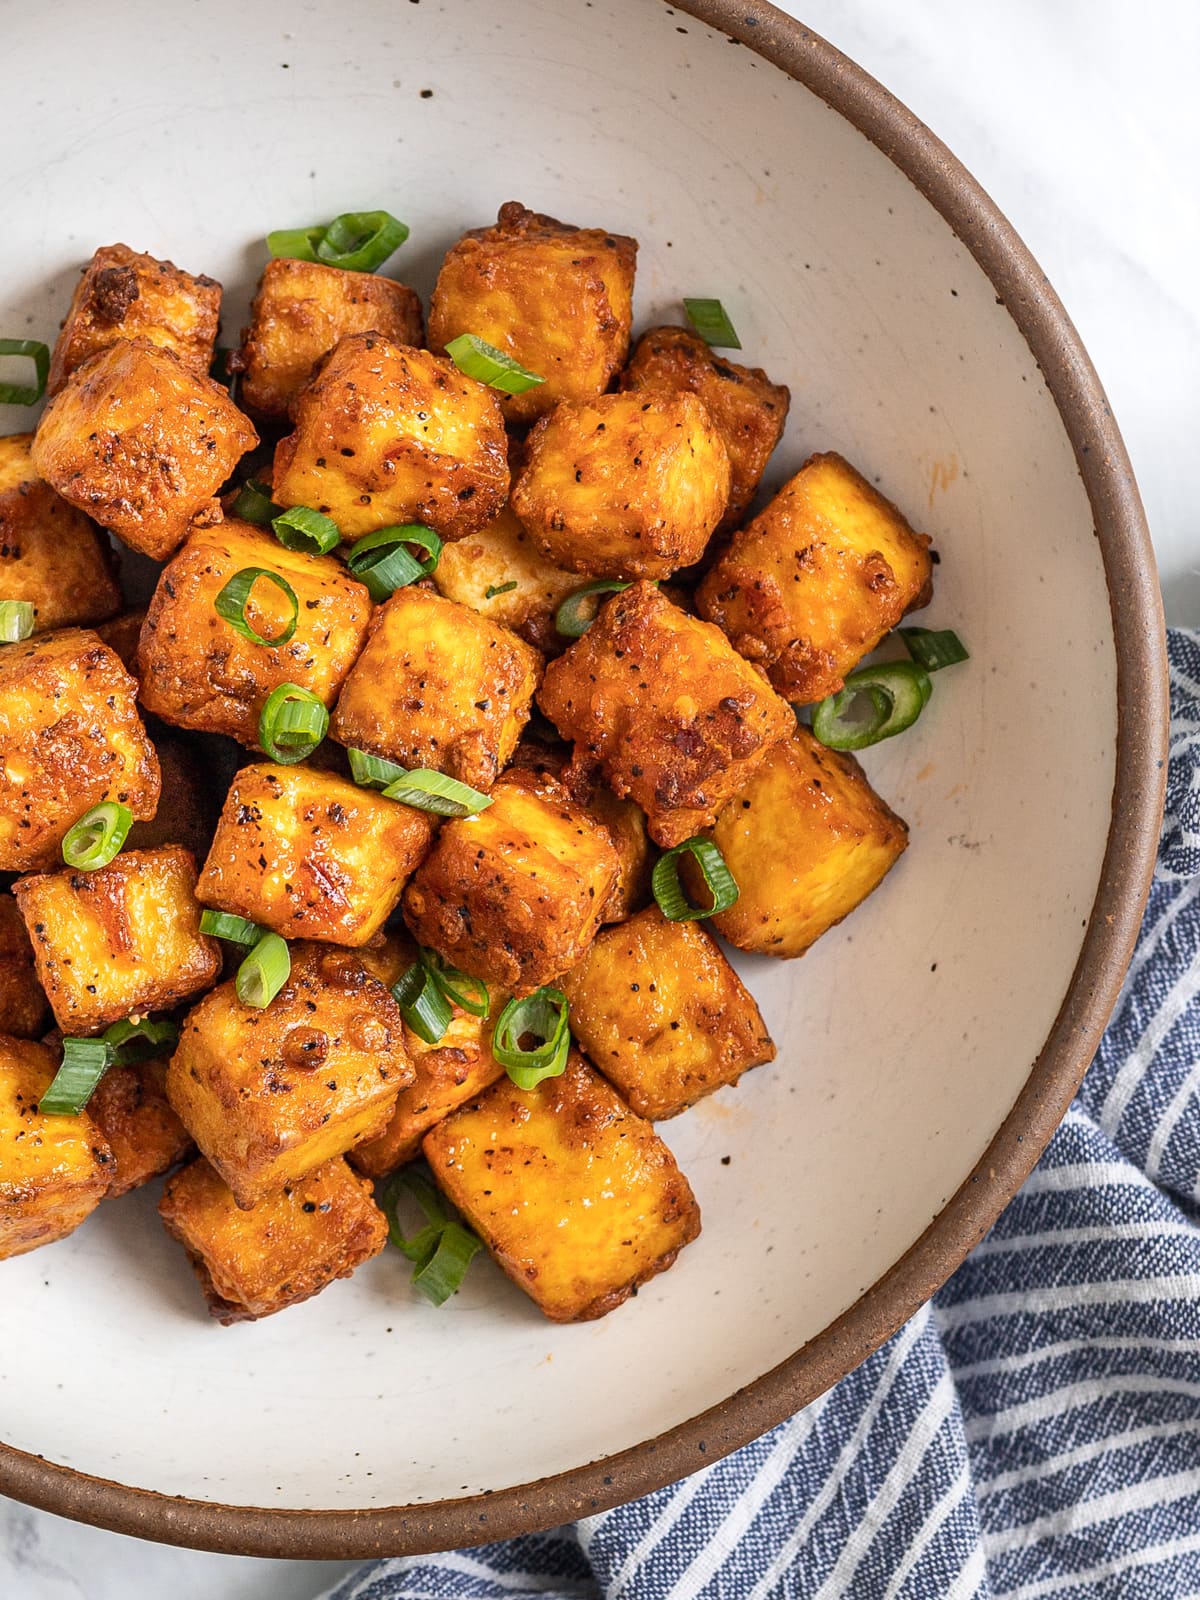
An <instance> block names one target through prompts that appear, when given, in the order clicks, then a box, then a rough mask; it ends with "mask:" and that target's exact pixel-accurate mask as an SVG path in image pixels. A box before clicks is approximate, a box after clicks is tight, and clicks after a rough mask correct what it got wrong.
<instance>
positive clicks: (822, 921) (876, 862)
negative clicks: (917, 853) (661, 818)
mask: <svg viewBox="0 0 1200 1600" xmlns="http://www.w3.org/2000/svg"><path fill="white" fill-rule="evenodd" d="M711 837H712V838H713V839H715V840H716V842H717V845H718V846H719V848H720V851H721V854H722V855H723V856H724V857H725V861H726V863H727V864H728V867H729V870H730V871H731V872H732V873H733V876H734V878H735V879H736V881H737V884H738V888H739V889H740V890H741V893H740V895H739V897H738V900H737V903H736V904H735V905H733V906H731V907H730V908H729V910H728V911H722V912H721V913H720V915H719V916H716V917H714V918H713V925H714V926H715V927H716V928H717V930H718V931H719V932H720V933H721V934H722V935H723V936H724V937H725V938H726V939H728V940H729V942H730V944H734V945H737V946H738V948H739V949H740V950H751V951H754V952H755V953H756V954H758V955H764V956H781V957H788V956H800V955H803V954H804V952H805V951H806V950H807V949H808V947H809V945H810V944H812V943H813V941H814V940H816V939H819V938H820V937H821V935H822V934H823V933H824V932H825V931H826V930H827V929H829V928H832V927H833V925H834V923H836V922H840V921H841V920H842V918H843V917H846V916H849V914H850V912H851V911H853V910H854V908H855V906H857V905H859V904H860V903H861V902H862V901H863V900H865V899H866V897H867V896H868V895H869V894H870V893H871V891H872V889H875V888H877V887H878V885H879V884H880V882H881V881H882V880H883V878H884V876H885V875H886V874H887V872H888V871H889V870H890V868H892V867H893V866H895V864H896V862H897V861H898V860H899V858H900V856H901V855H902V854H903V852H904V850H905V848H906V846H907V844H908V828H907V827H906V826H905V824H904V823H903V822H902V821H901V819H900V818H899V817H898V816H897V815H896V814H895V812H894V811H892V810H891V809H890V808H889V807H888V806H887V805H885V804H884V802H883V801H882V800H881V799H880V798H879V796H878V795H877V794H876V793H875V791H874V790H873V789H872V788H871V785H870V784H869V783H868V782H867V780H866V777H865V776H864V774H863V770H862V768H861V767H860V766H859V764H858V762H857V761H855V759H854V757H853V756H848V755H841V754H839V753H838V752H837V751H836V750H827V749H826V748H825V746H824V745H822V744H818V743H817V741H816V739H814V738H813V736H812V734H811V733H809V731H808V729H807V728H803V727H799V726H798V727H797V728H796V730H795V732H794V734H793V735H792V737H791V738H790V739H786V740H785V741H784V742H783V743H782V744H777V745H776V746H775V747H774V748H773V749H772V750H771V751H770V753H769V754H768V756H767V759H766V760H765V761H764V762H763V764H762V766H761V767H759V769H758V771H757V772H756V773H755V774H754V776H753V777H752V778H751V779H750V781H749V783H748V784H747V785H746V787H745V788H744V789H743V790H742V791H741V793H740V794H738V795H737V796H735V798H734V799H732V800H731V801H730V802H729V804H728V805H727V806H726V807H725V809H724V810H723V811H722V812H721V814H720V816H719V817H718V818H717V821H716V826H715V827H714V828H713V829H712V832H711ZM683 876H684V882H685V884H686V885H687V886H688V887H689V888H690V889H691V891H692V892H693V893H695V894H696V895H697V896H698V895H699V894H700V893H701V892H702V888H703V886H702V884H701V882H700V880H699V877H698V876H696V875H694V874H693V873H692V872H691V871H690V867H689V865H688V864H686V863H685V866H684V869H683Z"/></svg>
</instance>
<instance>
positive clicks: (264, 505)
mask: <svg viewBox="0 0 1200 1600" xmlns="http://www.w3.org/2000/svg"><path fill="white" fill-rule="evenodd" d="M282 509H283V508H282V506H277V505H276V504H275V502H274V500H272V499H271V491H270V490H269V489H268V488H267V486H266V484H265V483H260V482H259V481H258V479H257V478H247V479H246V481H245V483H244V484H243V485H242V487H241V488H240V489H239V490H238V492H237V497H236V499H235V500H234V502H233V514H234V516H235V517H241V519H242V521H243V522H252V523H253V524H254V525H255V527H256V528H265V527H266V525H267V523H268V522H270V521H271V519H272V518H273V517H277V516H278V515H279V513H280V511H281V510H282Z"/></svg>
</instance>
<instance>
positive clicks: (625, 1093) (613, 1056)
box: [560, 906, 775, 1122]
mask: <svg viewBox="0 0 1200 1600" xmlns="http://www.w3.org/2000/svg"><path fill="white" fill-rule="evenodd" d="M560 987H561V989H562V991H563V993H564V994H565V995H566V997H567V999H568V1000H569V1001H570V1002H571V1032H572V1033H573V1034H574V1036H575V1038H576V1040H577V1041H578V1043H579V1044H580V1046H581V1047H582V1048H583V1049H584V1050H586V1051H587V1053H588V1055H589V1056H590V1057H591V1059H592V1060H593V1061H594V1062H595V1064H596V1066H597V1067H599V1069H600V1071H601V1072H602V1073H603V1074H604V1076H605V1077H606V1078H608V1079H609V1081H610V1082H611V1083H613V1084H615V1086H616V1087H617V1089H619V1090H620V1092H621V1096H622V1098H623V1099H625V1100H626V1101H627V1102H628V1103H629V1105H631V1106H632V1107H633V1109H634V1110H635V1111H636V1112H637V1113H638V1115H639V1116H643V1117H649V1118H650V1120H651V1121H653V1122H658V1121H661V1120H663V1119H664V1118H666V1117H674V1116H677V1115H678V1114H679V1112H681V1111H685V1110H686V1109H687V1107H688V1106H690V1105H693V1104H694V1103H695V1102H696V1101H697V1100H700V1099H702V1098H703V1097H704V1095H706V1094H711V1093H712V1092H713V1090H714V1089H720V1088H721V1087H722V1086H723V1085H725V1084H730V1083H736V1082H737V1080H738V1079H739V1078H740V1077H741V1075H742V1073H743V1072H745V1071H747V1070H748V1068H750V1067H758V1066H761V1065H762V1064H763V1062H765V1061H773V1060H774V1059H775V1046H774V1044H773V1043H772V1042H771V1037H770V1035H769V1034H768V1033H767V1030H766V1027H765V1026H764V1024H763V1019H762V1017H761V1016H760V1014H759V1010H758V1007H757V1006H756V1005H755V1003H754V1000H753V998H752V996H751V995H750V993H749V991H748V990H747V989H746V987H745V985H744V984H743V983H742V981H741V979H740V978H739V977H738V975H737V973H736V972H735V971H734V970H733V968H732V967H731V966H730V965H729V963H728V961H726V959H725V957H724V956H723V955H722V954H721V947H720V946H719V945H718V944H717V941H716V940H715V939H714V938H713V937H712V935H711V934H710V933H708V932H706V930H705V929H704V928H702V927H701V926H700V924H699V923H698V922H669V921H668V920H667V918H666V917H664V916H663V914H662V912H661V911H660V910H659V909H658V907H657V906H648V907H647V909H646V910H645V911H640V912H639V913H638V914H637V916H636V917H633V918H631V919H630V920H629V921H628V922H626V923H623V924H622V925H621V926H620V927H616V928H602V929H601V930H600V932H599V933H598V934H597V935H596V938H595V939H594V940H593V942H592V943H591V944H590V945H589V946H588V950H587V953H586V955H585V956H584V958H583V960H582V961H581V962H580V963H579V965H578V966H577V967H575V968H573V969H572V970H571V971H570V972H568V973H566V974H565V975H564V976H563V978H562V979H561V980H560Z"/></svg>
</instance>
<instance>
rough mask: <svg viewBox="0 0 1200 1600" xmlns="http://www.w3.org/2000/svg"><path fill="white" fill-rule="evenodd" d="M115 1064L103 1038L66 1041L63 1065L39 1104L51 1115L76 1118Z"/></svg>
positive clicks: (39, 1106) (64, 1043)
mask: <svg viewBox="0 0 1200 1600" xmlns="http://www.w3.org/2000/svg"><path fill="white" fill-rule="evenodd" d="M110 1064H111V1057H110V1055H109V1049H108V1045H107V1044H106V1043H105V1042H104V1040H103V1039H64V1040H63V1058H62V1065H61V1066H60V1067H59V1069H58V1071H57V1072H56V1073H55V1074H54V1077H53V1079H52V1080H51V1083H50V1086H49V1088H48V1089H47V1090H46V1092H45V1094H44V1095H42V1097H41V1099H40V1100H39V1101H38V1109H39V1111H44V1112H46V1113H47V1115H48V1116H54V1117H60V1116H61V1117H76V1116H78V1115H79V1113H80V1112H81V1111H82V1110H83V1108H84V1106H86V1105H87V1103H88V1101H89V1100H90V1099H91V1098H92V1095H93V1093H94V1092H95V1088H96V1085H97V1084H98V1083H99V1082H100V1079H101V1078H102V1077H103V1076H104V1074H105V1073H106V1072H107V1071H108V1068H109V1066H110Z"/></svg>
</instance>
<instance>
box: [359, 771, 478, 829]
mask: <svg viewBox="0 0 1200 1600" xmlns="http://www.w3.org/2000/svg"><path fill="white" fill-rule="evenodd" d="M383 794H384V798H385V799H387V800H401V801H403V802H404V804H405V805H406V806H416V808H417V810H418V811H432V812H434V813H435V815H437V816H439V817H473V816H475V814H476V813H477V812H480V811H484V810H486V809H487V807H488V806H490V805H491V803H492V799H491V796H490V795H486V794H480V792H479V790H478V789H472V788H471V786H470V784H468V783H459V781H458V779H457V778H448V777H447V776H446V774H445V773H444V772H435V771H434V770H433V768H432V767H414V768H413V769H412V770H411V771H410V772H406V773H405V774H404V776H403V777H402V778H396V779H394V780H393V782H391V783H389V784H388V786H387V788H386V789H385V790H384V791H383Z"/></svg>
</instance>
